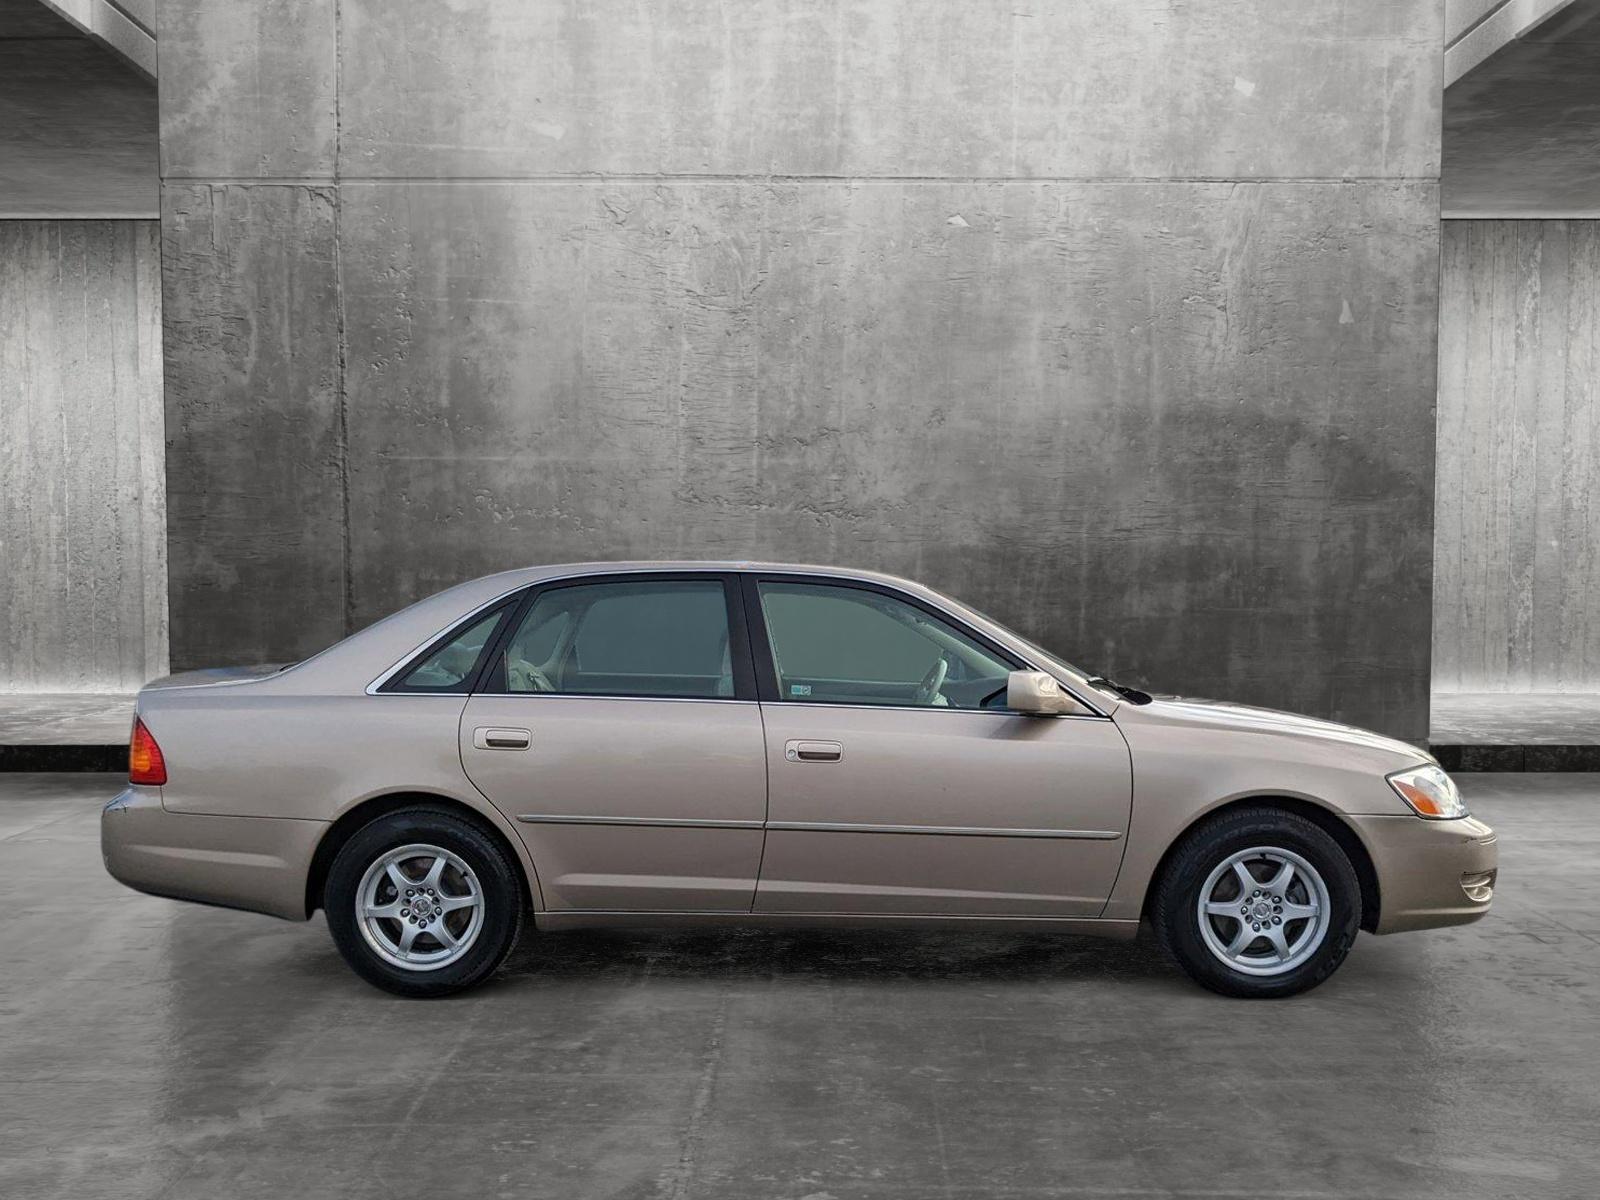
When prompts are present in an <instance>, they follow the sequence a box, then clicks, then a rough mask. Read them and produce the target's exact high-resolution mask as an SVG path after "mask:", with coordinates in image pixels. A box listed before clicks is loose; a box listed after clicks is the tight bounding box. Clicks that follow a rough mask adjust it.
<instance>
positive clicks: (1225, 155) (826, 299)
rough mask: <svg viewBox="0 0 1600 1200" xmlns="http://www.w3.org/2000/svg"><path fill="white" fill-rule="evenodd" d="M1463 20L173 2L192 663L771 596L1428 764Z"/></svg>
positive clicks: (601, 4) (173, 165) (167, 194)
mask: <svg viewBox="0 0 1600 1200" xmlns="http://www.w3.org/2000/svg"><path fill="white" fill-rule="evenodd" d="M1442 16H1443V14H1442V11H1441V9H1440V8H1439V6H1438V5H1436V4H1430V3H1427V2H1426V0H1415V2H1414V3H1402V4H1395V3H1392V2H1391V0H1349V2H1347V3H1344V4H1341V5H1284V4H1282V3H1281V0H1211V2H1210V3H1207V4H1180V3H1176V2H1166V0H1142V2H1140V3H1135V4H1129V3H1127V0H1092V2H1088V0H1085V2H1079V3H1073V4H1058V5H1019V4H1017V3H1015V2H1014V0H1005V2H1004V3H1001V2H999V0H980V2H977V3H973V2H971V0H965V2H963V3H959V4H958V3H954V2H953V0H938V2H932V0H917V2H915V3H913V2H912V0H842V2H837V3H836V2H829V3H822V2H821V0H750V2H748V3H744V4H738V5H728V4H722V3H711V2H709V0H684V2H682V3H678V4H673V5H667V6H648V5H639V4H636V3H631V2H627V0H588V2H579V0H570V2H566V3H561V2H556V0H542V2H539V3H519V2H512V0H479V2H474V3H463V4H457V5H453V6H451V7H449V8H447V9H444V8H440V7H439V6H438V5H436V4H432V3H424V2H422V0H398V2H397V0H386V2H385V3H382V4H379V3H377V2H376V0H340V2H339V3H337V4H328V5H325V6H313V5H291V4H287V3H281V2H280V3H269V4H260V3H254V2H247V0H168V2H166V3H163V5H162V8H161V26H160V29H159V31H158V33H159V39H160V44H161V47H162V64H161V65H162V71H161V93H162V106H161V107H162V120H163V129H162V154H163V232H164V239H165V241H164V251H165V272H166V277H165V278H166V299H167V309H166V312H167V369H168V390H167V411H168V424H169V429H170V436H171V439H172V444H171V454H170V457H169V485H170V493H171V552H172V568H173V579H174V589H173V601H172V606H173V627H174V635H175V636H174V645H175V650H174V656H175V658H176V659H177V660H178V661H179V662H180V663H199V662H205V661H228V660H241V659H250V658H268V659H271V658H279V657H284V656H291V655H298V654H301V653H304V652H306V651H308V650H312V649H315V648H316V647H318V646H319V645H321V644H324V643H326V642H328V641H330V640H332V639H334V638H336V637H338V636H339V635H340V634H342V633H343V632H345V631H346V630H348V629H350V628H353V627H356V626H359V625H361V624H363V623H366V622H368V621H370V620H372V619H373V618H375V617H377V616H379V615H380V614H382V613H384V612H386V611H388V610H390V609H392V608H394V607H396V606H398V605H399V604H401V603H404V602H406V601H408V600H410V599H413V598H415V597H417V596H420V595H423V594H425V593H427V592H430V591H432V590H434V589H436V588H439V587H441V586H443V585H445V584H448V583H450V582H452V581H454V580H457V579H460V578H462V577H464V576H471V575H474V574H477V573H481V572H484V571H488V570H491V569H494V568H497V567H502V566H506V565H509V564H514V563H525V562H530V561H541V560H544V561H550V560H563V559H571V558H608V557H616V556H623V555H663V556H691V555H694V556H698V555H759V556H769V557H781V558H795V559H813V560H822V561H828V562H839V563H845V564H855V565H861V566H873V567H880V568H885V569H889V570H894V571H900V572H904V573H908V574H912V575H915V576H918V577H919V578H922V579H925V580H927V581H929V582H931V583H934V584H936V585H938V586H941V587H944V588H947V589H949V590H951V591H953V592H955V593H957V594H959V595H962V596H964V597H966V598H968V599H970V600H972V601H973V602H975V603H977V604H978V605H980V606H982V607H985V608H987V609H989V610H991V611H993V612H994V613H995V614H996V615H997V616H998V617H1000V618H1001V619H1003V620H1005V621H1007V622H1009V623H1012V624H1014V625H1016V626H1017V627H1019V628H1021V629H1024V630H1027V631H1028V632H1030V633H1031V634H1033V635H1035V636H1037V637H1039V638H1040V639H1042V640H1043V641H1045V642H1046V643H1048V644H1051V645H1053V646H1055V647H1058V648H1059V649H1061V650H1062V651H1063V652H1064V653H1067V654H1068V655H1071V656H1074V657H1076V658H1078V659H1080V660H1082V661H1084V662H1087V663H1090V664H1093V665H1097V666H1103V667H1106V668H1108V669H1111V670H1114V671H1117V672H1123V673H1126V674H1127V675H1128V676H1130V677H1133V678H1136V679H1142V680H1146V681H1150V682H1153V683H1157V684H1159V685H1160V686H1162V687H1163V688H1169V689H1182V690H1186V691H1190V692H1198V693H1203V694H1211V695H1222V696H1231V697H1236V698H1241V699H1246V700H1254V701H1260V702H1266V703H1272V704H1280V705H1286V706H1289V707H1294V708H1299V709H1304V710H1309V711H1313V712H1319V713H1325V714H1331V715H1342V716H1345V717H1349V718H1352V719H1357V720H1360V721H1362V722H1363V723H1366V724H1370V725H1376V726H1379V727H1383V728H1387V729H1390V730H1393V731H1395V732H1397V733H1401V734H1403V735H1406V736H1410V737H1416V738H1421V737H1423V736H1425V734H1426V726H1427V680H1428V622H1429V604H1430V588H1429V571H1430V559H1431V553H1432V522H1431V517H1432V493H1433V412H1432V397H1433V391H1434V368H1435V316H1436V300H1437V296H1436V287H1437V249H1438V240H1437V239H1438V230H1437V220H1436V218H1437V212H1438V193H1437V180H1438V172H1439V89H1440V75H1439V71H1440V63H1439V46H1440V39H1441V36H1442ZM246 68H248V69H246Z"/></svg>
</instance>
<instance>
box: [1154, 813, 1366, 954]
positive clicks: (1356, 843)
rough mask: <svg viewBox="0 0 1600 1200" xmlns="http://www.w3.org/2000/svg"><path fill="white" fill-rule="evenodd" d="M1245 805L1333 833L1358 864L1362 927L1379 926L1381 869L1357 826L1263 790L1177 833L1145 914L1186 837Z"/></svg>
mask: <svg viewBox="0 0 1600 1200" xmlns="http://www.w3.org/2000/svg"><path fill="white" fill-rule="evenodd" d="M1241 808H1275V809H1278V810H1280V811H1282V812H1287V813H1293V814H1295V815H1296V816H1299V817H1303V818H1305V819H1306V820H1308V821H1310V822H1311V823H1312V824H1314V825H1316V826H1318V827H1319V828H1320V829H1322V830H1323V831H1324V832H1325V833H1327V834H1328V836H1329V837H1331V838H1333V840H1334V841H1336V842H1338V843H1339V848H1340V849H1341V850H1343V851H1344V852H1345V856H1346V857H1347V858H1349V860H1350V865H1351V866H1352V867H1354V868H1355V872H1356V879H1357V881H1358V882H1359V883H1360V885H1361V928H1363V929H1365V930H1366V931H1367V932H1369V933H1371V932H1372V931H1373V930H1375V929H1376V928H1377V927H1378V915H1379V913H1380V911H1381V906H1382V903H1383V896H1382V893H1381V891H1380V890H1379V887H1378V871H1377V867H1376V866H1375V865H1374V864H1373V861H1372V854H1371V852H1370V851H1369V850H1368V849H1367V846H1366V843H1365V842H1363V841H1362V840H1361V837H1360V835H1358V834H1357V833H1356V831H1355V829H1354V828H1353V827H1352V826H1351V825H1350V824H1349V822H1347V821H1346V820H1345V819H1344V818H1343V817H1342V816H1341V815H1340V814H1339V813H1338V812H1337V811H1336V810H1335V809H1332V808H1329V807H1327V806H1326V805H1323V804H1318V803H1317V802H1315V801H1313V800H1306V799H1304V798H1301V797H1297V796H1281V795H1274V794H1272V793H1263V794H1261V795H1254V796H1238V797H1235V798H1234V799H1231V800H1228V801H1227V802H1225V803H1223V804H1219V805H1217V806H1216V807H1215V808H1208V809H1206V810H1205V811H1204V812H1202V813H1199V814H1197V815H1196V816H1195V817H1194V818H1193V819H1192V820H1191V821H1190V822H1189V823H1188V824H1187V825H1185V826H1184V827H1183V828H1182V829H1181V830H1179V831H1178V834H1177V836H1176V837H1174V838H1173V839H1172V841H1171V842H1170V843H1169V844H1168V845H1167V848H1166V850H1165V851H1164V852H1163V853H1162V855H1161V859H1160V861H1159V862H1157V863H1156V868H1155V870H1154V871H1152V872H1151V873H1150V881H1149V883H1148V884H1147V885H1146V887H1145V894H1144V902H1143V904H1142V905H1141V906H1140V913H1141V915H1148V914H1149V911H1150V903H1151V900H1152V899H1153V898H1154V896H1155V894H1156V890H1157V889H1158V888H1159V887H1160V886H1161V880H1162V878H1163V877H1164V876H1165V874H1166V871H1167V867H1168V865H1169V864H1170V863H1171V861H1172V857H1173V855H1174V854H1175V853H1176V852H1177V849H1178V847H1179V846H1181V845H1182V844H1183V842H1184V840H1185V839H1186V838H1188V836H1189V835H1190V834H1191V833H1193V832H1194V831H1195V830H1196V829H1198V828H1199V827H1200V826H1201V825H1204V824H1205V823H1206V822H1208V821H1211V820H1213V819H1215V818H1217V817H1222V816H1226V815H1227V814H1228V813H1231V812H1236V811H1237V810H1239V809H1241Z"/></svg>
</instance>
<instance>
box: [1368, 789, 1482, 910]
mask: <svg viewBox="0 0 1600 1200" xmlns="http://www.w3.org/2000/svg"><path fill="white" fill-rule="evenodd" d="M1350 820H1351V821H1352V822H1353V823H1354V824H1355V825H1356V827H1357V830H1358V832H1359V833H1360V835H1361V839H1362V841H1364V842H1365V843H1366V845H1367V849H1368V850H1369V851H1370V852H1371V854H1372V865H1373V867H1374V869H1375V870H1376V871H1377V875H1378V904H1379V911H1378V927H1377V929H1376V931H1375V932H1377V933H1400V932H1402V931H1404V930H1407V929H1433V928H1436V927H1438V926H1441V925H1465V924H1466V923H1467V922H1469V921H1476V920H1477V919H1478V918H1480V917H1482V916H1483V915H1484V914H1485V913H1487V912H1488V911H1489V905H1490V904H1491V902H1492V900H1493V895H1494V885H1495V883H1496V877H1495V872H1496V871H1498V869H1499V862H1500V851H1499V847H1498V846H1497V845H1496V844H1495V833H1494V830H1492V829H1490V828H1489V826H1487V825H1485V824H1484V823H1483V822H1482V821H1480V820H1478V819H1477V818H1475V817H1465V818H1463V819H1461V820H1459V821H1425V820H1423V819H1422V818H1420V817H1413V816H1392V817H1391V816H1381V817H1351V818H1350ZM1485 877H1487V883H1485V882H1484V881H1485Z"/></svg>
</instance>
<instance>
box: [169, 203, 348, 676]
mask: <svg viewBox="0 0 1600 1200" xmlns="http://www.w3.org/2000/svg"><path fill="white" fill-rule="evenodd" d="M162 232H163V262H162V266H163V273H164V279H165V283H166V291H165V295H166V306H165V326H166V339H165V345H166V354H167V363H168V374H167V388H166V418H167V438H168V452H167V507H168V524H167V528H168V534H169V547H170V554H171V563H172V573H173V577H174V578H176V579H179V580H181V581H182V584H181V586H180V587H177V588H174V589H173V593H172V623H173V628H174V629H176V630H178V631H179V634H178V637H177V638H176V639H175V644H174V652H173V660H174V662H175V663H176V664H178V665H180V666H188V665H193V664H196V663H207V662H234V661H241V660H243V661H263V660H276V659H283V658H295V657H299V656H301V655H303V654H306V653H308V652H310V651H312V650H316V649H319V648H321V647H322V646H326V645H328V644H329V643H330V642H333V641H335V640H336V639H337V638H338V637H339V636H340V635H341V633H342V632H343V629H344V491H343V482H342V477H343V469H344V468H343V459H342V451H341V439H342V437H343V425H342V414H341V412H340V393H339V314H338V307H339V304H338V273H337V266H336V261H335V248H334V236H333V233H334V199H333V195H332V194H331V192H330V191H328V190H327V189H318V188H310V187H280V186H272V187H266V186H262V187H229V186H216V187H211V186H204V185H178V184H168V185H166V186H165V187H164V188H163V197H162Z"/></svg>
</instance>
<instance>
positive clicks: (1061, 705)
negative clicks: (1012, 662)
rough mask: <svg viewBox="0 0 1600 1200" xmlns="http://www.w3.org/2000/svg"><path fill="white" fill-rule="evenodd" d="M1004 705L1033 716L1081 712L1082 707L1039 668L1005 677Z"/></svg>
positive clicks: (1016, 672)
mask: <svg viewBox="0 0 1600 1200" xmlns="http://www.w3.org/2000/svg"><path fill="white" fill-rule="evenodd" d="M1006 707H1007V708H1009V709H1010V710H1011V711H1012V712H1019V713H1027V714H1028V715H1029V716H1035V717H1050V716H1055V715H1056V714H1058V713H1076V712H1082V711H1083V706H1082V705H1081V704H1079V703H1078V702H1077V701H1076V700H1074V699H1073V698H1072V696H1071V695H1069V694H1068V693H1067V692H1064V691H1062V690H1061V685H1060V684H1059V683H1057V682H1056V681H1055V678H1054V677H1053V676H1051V675H1047V674H1045V673H1044V672H1043V671H1013V672H1011V674H1010V675H1008V676H1006Z"/></svg>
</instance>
